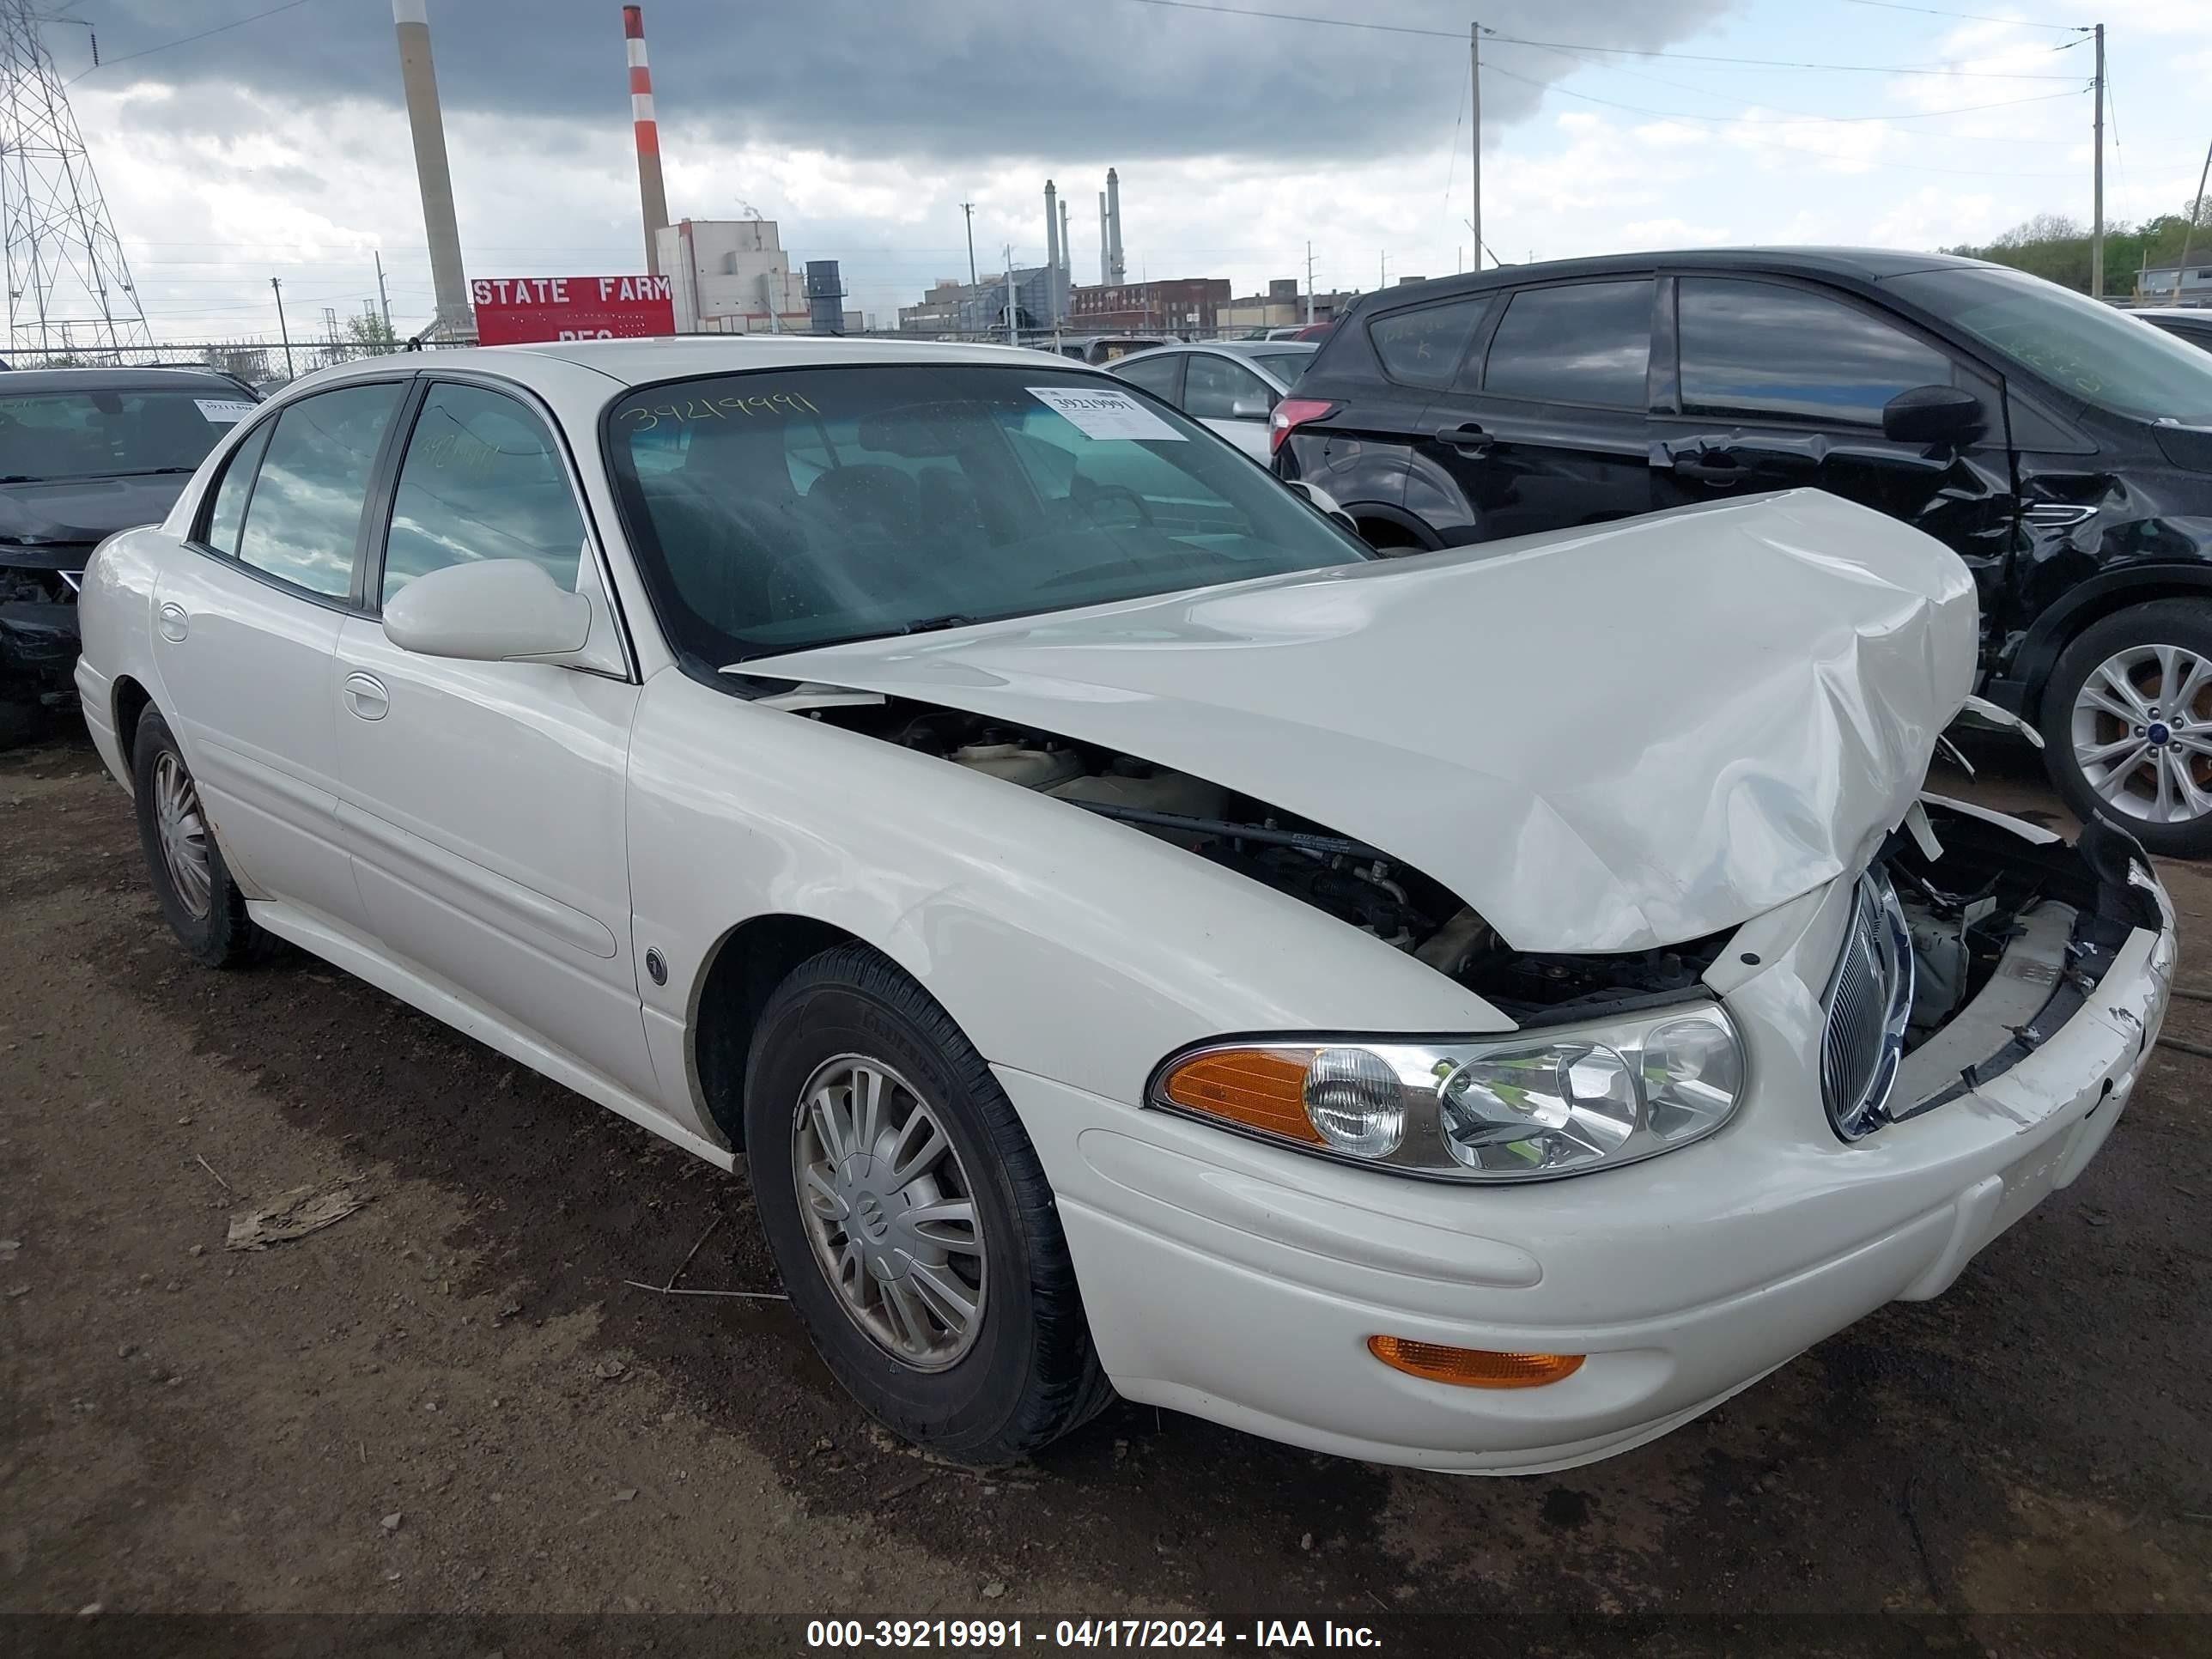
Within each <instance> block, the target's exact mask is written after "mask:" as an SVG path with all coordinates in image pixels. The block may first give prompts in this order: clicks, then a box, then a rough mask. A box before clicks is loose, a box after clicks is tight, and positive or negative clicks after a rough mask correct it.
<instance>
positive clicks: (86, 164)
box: [0, 0, 154, 353]
mask: <svg viewBox="0 0 2212 1659" xmlns="http://www.w3.org/2000/svg"><path fill="white" fill-rule="evenodd" d="M0 235H4V238H5V240H6V245H7V266H8V339H9V344H10V345H11V346H12V347H14V348H15V349H19V350H20V349H37V348H42V349H47V350H56V349H75V350H80V351H86V352H92V353H100V352H112V351H113V350H114V349H115V348H117V347H118V346H130V345H151V344H152V343H154V337H153V334H152V333H151V331H149V329H148V328H147V326H146V313H145V312H144V311H143V309H142V308H141V307H140V306H139V303H138V290H137V287H136V286H135V285H134V284H133V283H131V268H130V266H129V265H127V264H125V263H124V258H123V248H122V245H121V244H120V243H118V241H117V240H115V227H114V226H113V225H112V224H111V223H110V222H108V217H107V204H106V202H105V201H103V200H102V199H101V198H100V181H99V180H98V179H95V178H94V176H93V172H92V158H91V157H90V156H89V155H86V154H85V149H84V136H83V135H82V133H80V132H79V131H77V125H76V117H75V116H74V115H72V114H71V113H70V106H69V94H68V93H67V92H66V91H64V88H63V86H62V80H61V76H59V75H58V74H56V73H55V71H54V60H53V59H52V58H51V57H49V56H48V55H47V53H46V46H45V45H44V44H43V43H42V42H41V41H40V39H39V26H38V13H36V12H35V11H33V9H32V6H31V3H30V0H0Z"/></svg>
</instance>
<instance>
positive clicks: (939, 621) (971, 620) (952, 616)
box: [878, 611, 981, 638]
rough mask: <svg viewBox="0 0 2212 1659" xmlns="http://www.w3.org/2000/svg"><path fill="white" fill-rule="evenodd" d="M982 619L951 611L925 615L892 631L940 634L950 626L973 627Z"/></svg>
mask: <svg viewBox="0 0 2212 1659" xmlns="http://www.w3.org/2000/svg"><path fill="white" fill-rule="evenodd" d="M980 620H981V618H979V617H968V616H963V615H962V614H961V613H960V612H958V611H949V612H947V613H946V614H945V615H944V616H942V617H923V618H921V621H919V622H910V623H906V624H905V625H904V626H903V627H901V628H896V629H893V630H892V633H893V635H908V634H939V633H942V632H943V631H944V630H945V629H948V628H969V627H973V626H974V625H975V623H977V622H978V621H980ZM878 637H879V638H880V637H882V636H881V635H878Z"/></svg>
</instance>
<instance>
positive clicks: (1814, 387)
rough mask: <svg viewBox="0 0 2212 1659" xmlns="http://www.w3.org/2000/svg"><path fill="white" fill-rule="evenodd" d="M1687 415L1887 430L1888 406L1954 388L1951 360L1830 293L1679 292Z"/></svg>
mask: <svg viewBox="0 0 2212 1659" xmlns="http://www.w3.org/2000/svg"><path fill="white" fill-rule="evenodd" d="M1676 296H1677V297H1676V300H1675V307H1676V313H1675V314H1676V319H1677V327H1678V329H1679V331H1680V338H1681V350H1682V412H1683V413H1684V414H1685V415H1751V416H1759V415H1778V416H1786V417H1788V418H1790V419H1793V420H1807V421H1828V422H1843V423H1845V424H1848V425H1851V426H1865V427H1880V426H1881V411H1882V405H1883V404H1887V403H1888V401H1889V400H1890V399H1891V398H1894V397H1895V396H1897V394H1898V393H1899V392H1908V391H1910V390H1911V389H1912V388H1913V387H1914V386H1948V385H1950V384H1951V378H1952V377H1951V360H1950V358H1949V357H1948V356H1945V355H1944V354H1943V353H1942V352H1941V351H1939V350H1937V349H1936V348H1935V347H1934V346H1932V345H1929V344H1928V343H1926V342H1924V341H1923V340H1920V339H1917V338H1916V337H1913V336H1912V335H1910V334H1907V333H1906V332H1905V331H1904V330H1903V329H1901V328H1899V327H1897V326H1896V325H1893V324H1892V323H1889V322H1886V321H1884V320H1883V319H1881V318H1879V317H1876V316H1874V315H1872V314H1871V313H1868V312H1864V311H1861V310H1860V309H1858V308H1857V307H1855V306H1852V305H1850V304H1847V303H1845V302H1844V301H1841V300H1838V299H1834V298H1832V297H1830V296H1829V295H1825V294H1815V293H1813V292H1811V291H1810V290H1808V289H1801V288H1790V287H1786V286H1784V285H1783V284H1781V283H1760V282H1750V281H1743V280H1739V279H1737V278H1734V277H1719V276H1685V277H1683V278H1682V279H1681V281H1680V284H1679V285H1678V287H1677V289H1676Z"/></svg>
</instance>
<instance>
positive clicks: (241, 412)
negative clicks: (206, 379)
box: [192, 398, 253, 426]
mask: <svg viewBox="0 0 2212 1659" xmlns="http://www.w3.org/2000/svg"><path fill="white" fill-rule="evenodd" d="M192 401H193V402H194V403H196V404H198V405H199V410H200V416H201V418H202V419H204V420H208V421H212V422H215V424H216V425H217V426H234V425H235V424H237V423H238V422H240V421H242V420H244V419H245V418H246V416H249V415H251V414H252V412H253V405H252V404H249V403H243V402H240V400H239V399H238V398H193V399H192Z"/></svg>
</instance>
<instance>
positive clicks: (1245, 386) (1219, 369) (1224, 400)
mask: <svg viewBox="0 0 2212 1659" xmlns="http://www.w3.org/2000/svg"><path fill="white" fill-rule="evenodd" d="M1188 358H1189V361H1188V362H1187V363H1186V364H1185V365H1184V367H1183V375H1182V411H1183V413H1184V414H1186V415H1188V416H1190V417H1191V419H1193V420H1194V421H1196V422H1200V424H1201V425H1203V426H1205V427H1206V428H1208V429H1209V430H1211V431H1213V432H1218V433H1219V434H1220V435H1222V436H1223V437H1225V438H1226V439H1228V440H1229V441H1230V442H1231V443H1232V444H1235V445H1236V446H1237V448H1239V449H1241V450H1243V452H1244V453H1246V454H1247V455H1249V456H1250V457H1251V458H1252V459H1254V460H1255V461H1257V462H1259V463H1260V464H1261V465H1262V466H1264V465H1267V416H1270V415H1271V414H1273V412H1274V409H1275V399H1276V394H1275V389H1274V387H1273V386H1269V385H1268V384H1267V382H1266V381H1265V380H1261V378H1260V377H1259V376H1258V375H1257V374H1254V373H1253V372H1252V371H1251V370H1250V369H1249V368H1246V367H1245V366H1244V365H1243V363H1240V362H1237V360H1236V359H1235V358H1233V357H1230V356H1225V355H1224V354H1222V353H1220V352H1218V351H1194V352H1191V353H1189V354H1188Z"/></svg>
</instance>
